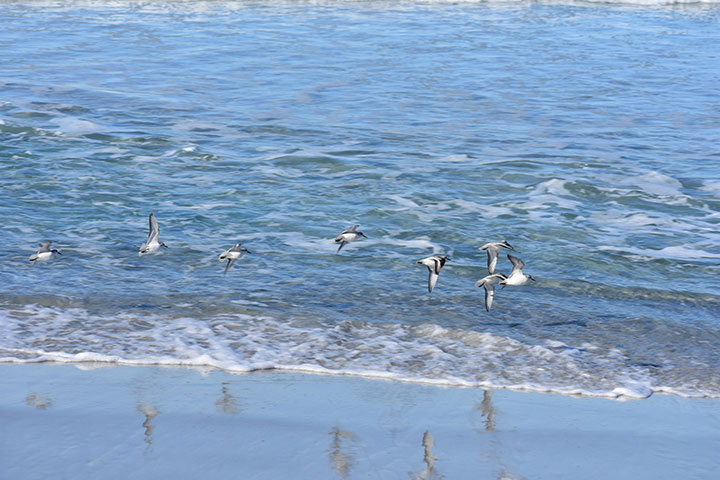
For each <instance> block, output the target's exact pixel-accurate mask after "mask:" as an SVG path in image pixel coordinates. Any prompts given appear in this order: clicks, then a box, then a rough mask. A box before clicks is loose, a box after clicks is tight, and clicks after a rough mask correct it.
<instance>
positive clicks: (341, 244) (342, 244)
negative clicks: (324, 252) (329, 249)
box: [335, 239, 348, 253]
mask: <svg viewBox="0 0 720 480" xmlns="http://www.w3.org/2000/svg"><path fill="white" fill-rule="evenodd" d="M335 241H336V242H337V241H338V240H337V239H335ZM346 243H348V242H346V241H344V240H343V241H342V242H341V243H340V246H339V247H338V249H337V251H336V252H335V253H340V249H342V247H344V246H345V244H346Z"/></svg>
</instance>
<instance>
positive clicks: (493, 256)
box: [487, 248, 498, 274]
mask: <svg viewBox="0 0 720 480" xmlns="http://www.w3.org/2000/svg"><path fill="white" fill-rule="evenodd" d="M487 256H488V259H487V267H488V273H490V274H493V273H495V267H496V266H497V261H498V252H497V249H495V248H488V249H487Z"/></svg>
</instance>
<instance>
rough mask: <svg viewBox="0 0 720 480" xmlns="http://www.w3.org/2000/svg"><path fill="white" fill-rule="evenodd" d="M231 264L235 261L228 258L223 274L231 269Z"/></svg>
mask: <svg viewBox="0 0 720 480" xmlns="http://www.w3.org/2000/svg"><path fill="white" fill-rule="evenodd" d="M233 263H235V259H234V258H228V263H227V265H225V272H224V273H227V272H228V270H230V267H232V264H233Z"/></svg>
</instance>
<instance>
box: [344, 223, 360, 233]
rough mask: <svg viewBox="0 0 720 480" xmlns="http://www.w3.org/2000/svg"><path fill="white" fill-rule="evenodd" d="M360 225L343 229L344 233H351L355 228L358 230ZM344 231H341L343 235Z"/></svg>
mask: <svg viewBox="0 0 720 480" xmlns="http://www.w3.org/2000/svg"><path fill="white" fill-rule="evenodd" d="M359 226H360V225H353V226H352V227H348V228H346V229H345V230H343V232H342V233H351V232H354V231H355V230H357V228H358V227H359ZM342 233H341V234H340V235H342Z"/></svg>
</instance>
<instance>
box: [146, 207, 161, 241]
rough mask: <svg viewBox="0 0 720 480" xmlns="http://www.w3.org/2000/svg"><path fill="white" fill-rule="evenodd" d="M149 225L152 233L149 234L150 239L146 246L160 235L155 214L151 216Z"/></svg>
mask: <svg viewBox="0 0 720 480" xmlns="http://www.w3.org/2000/svg"><path fill="white" fill-rule="evenodd" d="M148 223H149V224H150V225H149V226H150V231H149V232H148V238H147V241H146V242H145V243H146V244H149V243H150V242H151V241H152V240H153V239H157V238H158V236H159V235H160V227H158V223H157V219H156V218H155V215H154V214H152V213H151V214H150V218H149V220H148Z"/></svg>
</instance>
